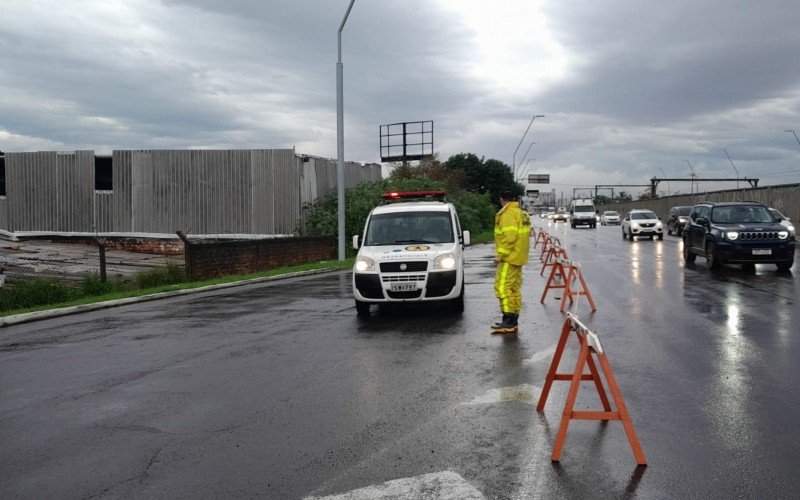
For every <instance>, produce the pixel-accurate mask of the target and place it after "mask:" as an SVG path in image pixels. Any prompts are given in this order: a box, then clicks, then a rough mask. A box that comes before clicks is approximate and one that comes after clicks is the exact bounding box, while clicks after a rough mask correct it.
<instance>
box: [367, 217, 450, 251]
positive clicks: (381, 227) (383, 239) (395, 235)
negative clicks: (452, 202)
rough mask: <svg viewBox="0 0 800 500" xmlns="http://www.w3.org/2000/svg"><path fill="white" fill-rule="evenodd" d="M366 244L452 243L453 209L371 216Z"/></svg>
mask: <svg viewBox="0 0 800 500" xmlns="http://www.w3.org/2000/svg"><path fill="white" fill-rule="evenodd" d="M365 241H366V243H365V245H367V246H378V245H396V244H402V243H452V242H453V226H452V224H451V223H450V213H449V212H402V213H400V212H398V213H388V214H375V215H373V216H372V217H370V219H369V227H367V236H366V238H365Z"/></svg>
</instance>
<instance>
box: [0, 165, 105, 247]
mask: <svg viewBox="0 0 800 500" xmlns="http://www.w3.org/2000/svg"><path fill="white" fill-rule="evenodd" d="M6 204H7V220H8V230H9V231H60V232H89V231H91V230H92V223H93V219H94V217H93V214H94V152H93V151H75V152H69V153H61V152H55V151H46V152H37V153H6Z"/></svg>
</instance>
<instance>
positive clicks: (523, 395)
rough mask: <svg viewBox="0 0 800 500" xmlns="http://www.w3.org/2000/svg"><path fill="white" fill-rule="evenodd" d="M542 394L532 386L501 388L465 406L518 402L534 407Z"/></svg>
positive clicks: (537, 388)
mask: <svg viewBox="0 0 800 500" xmlns="http://www.w3.org/2000/svg"><path fill="white" fill-rule="evenodd" d="M541 392H542V389H541V388H539V387H536V386H535V385H530V384H523V385H518V386H514V387H501V388H499V389H492V390H490V391H488V392H486V393H485V394H483V395H481V396H478V397H476V398H475V399H473V400H472V401H470V402H468V403H464V404H468V405H485V404H493V403H503V402H507V401H518V402H520V403H525V404H529V405H532V404H536V400H537V399H538V397H539V393H541Z"/></svg>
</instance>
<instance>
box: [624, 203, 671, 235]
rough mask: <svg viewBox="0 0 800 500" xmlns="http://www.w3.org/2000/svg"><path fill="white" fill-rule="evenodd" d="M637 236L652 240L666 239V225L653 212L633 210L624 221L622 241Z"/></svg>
mask: <svg viewBox="0 0 800 500" xmlns="http://www.w3.org/2000/svg"><path fill="white" fill-rule="evenodd" d="M635 236H649V237H650V238H651V239H655V238H658V239H659V240H663V239H664V223H663V222H661V221H660V220H659V219H658V216H657V215H656V214H655V212H653V211H652V210H631V211H630V212H628V214H627V215H626V216H625V218H624V219H622V239H625V238H630V240H631V241H633V238H634V237H635Z"/></svg>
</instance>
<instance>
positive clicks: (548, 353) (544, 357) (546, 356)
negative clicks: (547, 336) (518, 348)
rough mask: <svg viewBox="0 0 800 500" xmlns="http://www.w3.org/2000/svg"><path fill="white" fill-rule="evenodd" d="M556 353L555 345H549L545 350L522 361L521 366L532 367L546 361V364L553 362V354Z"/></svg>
mask: <svg viewBox="0 0 800 500" xmlns="http://www.w3.org/2000/svg"><path fill="white" fill-rule="evenodd" d="M555 352H556V344H553V345H551V346H550V347H548V348H547V349H544V350H542V351H539V352H537V353H535V354H534V355H533V356H531V357H530V358H528V359H524V360H522V364H523V365H534V364H536V363H539V362H540V361H547V362H548V363H549V362H550V361H552V360H553V354H555Z"/></svg>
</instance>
